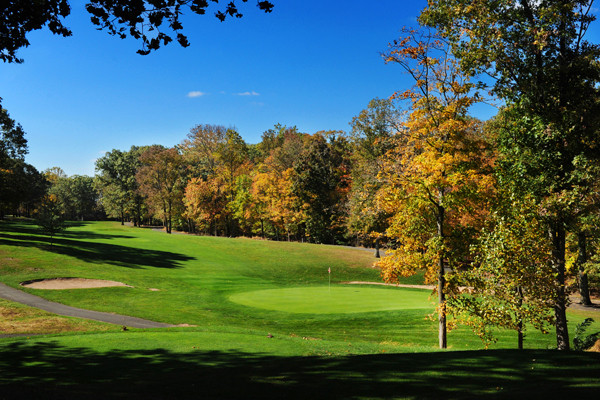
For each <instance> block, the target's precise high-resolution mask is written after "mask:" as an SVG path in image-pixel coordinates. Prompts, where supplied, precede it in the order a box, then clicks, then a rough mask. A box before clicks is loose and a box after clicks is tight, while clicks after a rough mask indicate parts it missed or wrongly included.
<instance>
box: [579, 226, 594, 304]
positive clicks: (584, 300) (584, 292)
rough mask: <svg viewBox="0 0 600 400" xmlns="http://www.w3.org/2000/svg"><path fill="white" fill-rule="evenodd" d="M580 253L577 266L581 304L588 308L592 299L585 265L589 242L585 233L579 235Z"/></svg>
mask: <svg viewBox="0 0 600 400" xmlns="http://www.w3.org/2000/svg"><path fill="white" fill-rule="evenodd" d="M577 240H578V251H579V254H578V256H577V265H578V266H579V274H578V283H579V296H580V300H579V302H580V303H581V304H583V305H586V306H591V305H592V300H591V299H590V289H589V287H588V277H587V274H586V273H585V265H584V264H585V263H586V262H587V240H586V235H585V233H584V232H579V233H578V234H577Z"/></svg>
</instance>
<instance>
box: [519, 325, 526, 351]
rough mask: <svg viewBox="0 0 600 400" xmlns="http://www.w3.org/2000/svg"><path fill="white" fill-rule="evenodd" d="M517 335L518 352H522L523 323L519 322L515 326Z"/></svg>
mask: <svg viewBox="0 0 600 400" xmlns="http://www.w3.org/2000/svg"><path fill="white" fill-rule="evenodd" d="M517 334H518V336H519V350H523V341H524V340H525V337H524V335H523V321H519V323H518V325H517Z"/></svg>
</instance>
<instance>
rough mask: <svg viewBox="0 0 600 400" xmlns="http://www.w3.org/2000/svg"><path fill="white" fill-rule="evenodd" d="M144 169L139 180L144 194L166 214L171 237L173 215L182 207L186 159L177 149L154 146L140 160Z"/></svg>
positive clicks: (137, 177)
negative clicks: (184, 162) (184, 163)
mask: <svg viewBox="0 0 600 400" xmlns="http://www.w3.org/2000/svg"><path fill="white" fill-rule="evenodd" d="M140 162H141V164H142V166H141V168H140V169H139V171H138V172H137V174H136V176H135V179H136V180H137V182H138V184H139V188H140V189H139V190H140V192H141V193H142V194H143V195H144V196H145V197H146V198H147V199H148V202H149V203H150V204H151V205H152V206H153V207H154V208H155V209H156V210H161V211H162V217H163V221H164V225H165V228H166V230H167V233H171V227H172V218H173V211H174V210H175V209H176V208H179V209H180V208H181V207H179V206H180V205H181V206H182V205H183V203H182V201H183V200H182V199H183V188H184V187H185V185H184V184H183V182H182V179H181V178H182V172H183V157H182V156H181V154H179V152H178V151H177V149H175V148H170V149H165V148H164V147H162V146H157V145H154V146H151V147H150V148H148V149H147V150H146V151H144V152H143V153H142V155H141V156H140Z"/></svg>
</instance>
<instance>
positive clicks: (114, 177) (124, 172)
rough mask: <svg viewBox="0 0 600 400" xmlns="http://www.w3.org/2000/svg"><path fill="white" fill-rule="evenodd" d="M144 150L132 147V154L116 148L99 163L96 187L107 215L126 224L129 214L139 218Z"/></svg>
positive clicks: (97, 164)
mask: <svg viewBox="0 0 600 400" xmlns="http://www.w3.org/2000/svg"><path fill="white" fill-rule="evenodd" d="M143 150H145V148H144V147H136V146H132V147H131V149H130V150H129V151H121V150H117V149H113V150H112V151H109V152H107V153H106V154H105V155H104V157H101V158H99V159H98V160H96V179H95V185H96V188H97V190H98V191H99V192H100V196H101V202H102V204H103V206H104V208H105V209H106V211H107V213H109V215H112V216H116V217H119V218H120V219H121V225H123V224H124V223H125V218H126V215H136V219H139V202H140V201H141V200H140V198H139V194H138V183H137V181H136V178H135V176H136V173H137V171H138V169H139V168H140V167H141V163H140V160H139V157H140V153H141V152H142V151H143Z"/></svg>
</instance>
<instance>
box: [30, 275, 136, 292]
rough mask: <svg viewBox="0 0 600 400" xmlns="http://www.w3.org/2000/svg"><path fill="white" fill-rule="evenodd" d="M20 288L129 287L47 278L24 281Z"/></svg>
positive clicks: (100, 281)
mask: <svg viewBox="0 0 600 400" xmlns="http://www.w3.org/2000/svg"><path fill="white" fill-rule="evenodd" d="M19 285H20V286H23V287H26V288H30V289H46V290H62V289H94V288H103V287H118V286H122V287H130V288H132V287H133V286H130V285H126V284H124V283H122V282H117V281H108V280H103V279H87V278H48V279H33V280H29V281H24V282H21V283H20V284H19Z"/></svg>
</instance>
